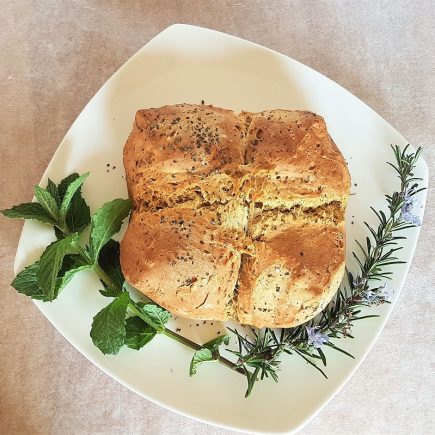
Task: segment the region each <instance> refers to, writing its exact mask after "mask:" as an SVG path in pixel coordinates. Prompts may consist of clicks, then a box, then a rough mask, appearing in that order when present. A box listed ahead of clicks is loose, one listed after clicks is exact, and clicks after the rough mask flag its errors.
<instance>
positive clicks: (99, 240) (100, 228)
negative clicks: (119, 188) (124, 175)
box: [90, 199, 131, 263]
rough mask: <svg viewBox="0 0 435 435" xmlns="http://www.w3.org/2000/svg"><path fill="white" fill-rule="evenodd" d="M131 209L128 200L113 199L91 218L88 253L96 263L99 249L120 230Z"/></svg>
mask: <svg viewBox="0 0 435 435" xmlns="http://www.w3.org/2000/svg"><path fill="white" fill-rule="evenodd" d="M130 208H131V202H130V200H129V199H115V200H113V201H110V202H106V203H105V204H104V205H103V206H102V207H101V208H100V209H98V210H97V212H96V213H95V214H94V216H93V217H92V222H91V235H90V253H91V256H92V258H93V260H94V262H95V263H96V262H97V261H98V256H99V253H100V251H101V248H102V247H103V246H104V245H105V244H106V243H107V242H108V241H109V240H110V239H111V238H112V236H113V235H114V234H115V233H117V232H118V231H119V230H120V229H121V225H122V221H123V220H124V219H125V218H126V217H127V216H128V214H129V212H130Z"/></svg>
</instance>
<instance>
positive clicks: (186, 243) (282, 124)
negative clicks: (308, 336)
mask: <svg viewBox="0 0 435 435" xmlns="http://www.w3.org/2000/svg"><path fill="white" fill-rule="evenodd" d="M124 166H125V171H126V180H127V187H128V192H129V196H130V198H131V199H132V200H133V210H132V214H131V218H130V223H129V225H128V229H127V231H126V234H125V236H124V238H123V240H122V242H121V256H120V257H121V266H122V270H123V272H124V275H125V277H126V279H127V281H129V282H130V283H131V284H132V285H133V286H134V287H136V288H137V289H138V290H140V291H141V292H143V293H144V294H145V295H147V296H148V297H149V298H151V299H152V300H154V301H155V302H157V303H158V304H159V305H161V306H163V307H165V308H166V309H168V310H169V311H171V312H172V313H174V314H176V315H179V316H183V317H189V318H195V319H214V320H230V319H231V320H236V321H239V322H240V323H243V324H249V325H253V326H256V327H264V326H268V327H291V326H296V325H299V324H301V323H304V322H306V321H308V320H309V319H311V318H312V317H314V316H315V315H316V314H317V313H318V312H320V311H321V310H322V309H323V308H324V306H325V305H326V304H327V303H328V302H329V301H330V299H331V298H332V296H333V295H334V293H335V292H336V290H337V288H338V286H339V284H340V282H341V279H342V276H343V273H344V260H345V226H344V210H345V207H346V204H347V200H348V196H349V189H350V176H349V172H348V170H347V166H346V163H345V161H344V158H343V156H342V155H341V153H340V151H339V150H338V148H337V146H336V145H335V143H334V142H333V141H332V139H331V138H330V136H329V134H328V132H327V129H326V125H325V122H324V120H323V118H322V117H320V116H318V115H316V114H314V113H311V112H302V111H286V110H271V111H264V112H260V113H249V112H242V113H241V114H240V115H236V114H235V113H234V112H232V111H230V110H225V109H220V108H216V107H212V106H207V105H188V104H181V105H176V106H164V107H161V108H158V109H147V110H140V111H138V112H137V114H136V118H135V122H134V125H133V130H132V132H131V134H130V136H129V138H128V140H127V143H126V144H125V147H124Z"/></svg>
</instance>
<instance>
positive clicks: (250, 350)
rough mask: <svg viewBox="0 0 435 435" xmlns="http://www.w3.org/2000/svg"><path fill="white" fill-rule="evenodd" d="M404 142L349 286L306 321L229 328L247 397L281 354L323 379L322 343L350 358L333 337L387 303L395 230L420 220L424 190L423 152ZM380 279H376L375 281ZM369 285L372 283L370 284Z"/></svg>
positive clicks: (274, 371)
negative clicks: (418, 172) (419, 170)
mask: <svg viewBox="0 0 435 435" xmlns="http://www.w3.org/2000/svg"><path fill="white" fill-rule="evenodd" d="M408 146H409V145H407V146H406V147H405V148H404V150H403V151H400V149H399V147H398V146H394V147H393V146H392V149H393V151H394V156H395V160H396V162H395V164H392V163H389V162H387V163H388V164H389V165H390V166H392V167H393V168H394V170H395V171H396V172H397V174H398V177H399V179H400V191H398V192H394V193H393V194H392V195H385V197H386V200H387V204H388V213H387V214H385V213H384V212H383V211H382V210H375V209H374V208H373V207H371V210H372V211H373V212H374V214H375V215H376V217H377V219H378V220H379V224H378V226H377V228H373V227H372V226H371V225H369V224H368V223H366V222H365V225H366V227H367V229H368V230H369V232H370V236H369V237H366V240H365V246H364V245H363V244H362V243H360V242H358V241H356V243H357V245H358V247H359V249H360V250H361V253H360V254H359V255H358V254H356V253H353V256H354V258H355V259H356V261H357V263H358V266H359V271H358V272H357V273H356V275H355V276H354V275H353V274H352V273H351V272H349V271H347V280H348V285H347V286H344V288H341V289H340V290H339V291H338V292H337V295H336V296H335V298H334V299H333V301H332V302H331V303H330V304H329V305H328V306H327V307H326V308H325V309H324V310H323V312H322V313H320V314H319V315H318V316H317V317H316V318H315V319H313V320H311V321H310V322H308V323H306V324H304V325H300V326H297V327H295V328H287V329H280V330H272V329H270V328H266V329H264V330H256V329H254V328H251V330H250V334H249V336H248V335H242V334H240V333H239V332H238V331H237V330H231V332H233V334H235V336H236V337H237V340H238V345H239V349H238V351H231V350H229V349H228V350H229V351H230V352H232V353H233V354H235V355H236V356H237V357H238V361H237V365H238V366H239V367H240V368H241V369H242V370H243V371H244V372H245V376H246V378H247V381H248V388H247V390H246V394H245V396H246V397H247V396H249V395H250V394H251V392H252V389H253V387H254V385H255V382H256V381H258V380H262V379H264V378H267V377H269V376H270V377H271V378H272V379H273V380H275V381H277V380H278V374H277V371H278V370H279V365H280V358H281V357H282V355H283V353H287V354H290V355H298V356H300V357H301V358H303V359H304V360H305V361H306V362H307V363H309V364H310V365H311V366H313V367H314V368H316V369H317V370H318V371H320V372H321V373H322V375H323V376H325V377H326V374H325V373H324V372H323V370H322V369H321V368H320V367H319V366H318V365H317V363H318V362H319V361H321V362H322V363H323V365H325V366H326V357H325V354H324V353H323V351H322V346H323V345H325V346H328V347H330V348H332V349H335V350H337V351H339V352H342V353H344V354H346V355H348V356H350V357H352V358H353V356H352V355H350V354H349V353H347V352H346V351H344V350H343V349H340V348H339V347H337V346H336V345H335V344H334V343H332V342H331V339H339V338H343V337H351V338H353V336H352V335H351V330H352V326H353V322H355V321H356V320H362V319H367V318H369V317H378V316H377V315H362V309H363V308H364V307H373V306H378V305H380V304H383V303H389V302H390V300H391V293H390V289H389V288H388V286H387V284H386V282H382V281H384V280H385V279H391V275H392V272H391V271H386V270H385V268H386V267H388V266H391V265H393V264H401V263H404V262H403V261H400V260H399V259H398V258H397V257H396V256H395V253H396V252H397V251H399V250H400V249H402V247H400V246H397V244H398V242H399V241H400V240H403V239H406V237H405V236H401V235H398V234H397V233H398V232H399V231H402V230H405V229H408V228H413V227H415V226H419V225H421V222H420V219H419V217H418V216H417V215H415V214H414V213H413V209H414V208H415V207H416V206H417V205H418V204H419V203H418V201H416V200H415V199H414V195H415V194H416V193H418V192H420V191H422V190H424V189H425V188H419V187H418V182H419V181H421V178H416V177H415V176H414V173H413V170H414V168H415V165H416V162H417V160H418V158H419V156H420V154H421V148H418V149H417V151H416V152H415V153H408V154H407V150H408ZM380 281H381V282H382V283H379V282H380ZM370 284H372V285H370Z"/></svg>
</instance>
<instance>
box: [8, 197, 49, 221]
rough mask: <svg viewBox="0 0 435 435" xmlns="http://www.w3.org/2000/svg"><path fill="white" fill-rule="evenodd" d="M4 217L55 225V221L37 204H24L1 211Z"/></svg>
mask: <svg viewBox="0 0 435 435" xmlns="http://www.w3.org/2000/svg"><path fill="white" fill-rule="evenodd" d="M1 213H3V214H4V215H5V216H6V217H8V218H11V219H33V220H37V221H39V222H43V223H45V224H50V225H55V224H56V221H55V220H54V219H53V218H52V217H51V216H50V214H49V213H48V212H47V211H45V209H44V207H42V205H41V204H38V203H37V202H26V203H23V204H20V205H15V206H14V207H12V208H9V209H7V210H1Z"/></svg>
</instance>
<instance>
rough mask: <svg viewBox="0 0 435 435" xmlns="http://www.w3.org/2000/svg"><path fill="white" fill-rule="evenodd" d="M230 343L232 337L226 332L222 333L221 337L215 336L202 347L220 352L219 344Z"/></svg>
mask: <svg viewBox="0 0 435 435" xmlns="http://www.w3.org/2000/svg"><path fill="white" fill-rule="evenodd" d="M229 343H230V337H229V336H228V335H226V334H224V335H221V336H219V337H216V338H213V340H210V341H208V342H207V343H205V344H204V345H203V346H202V347H205V348H207V349H210V350H211V351H212V352H213V353H216V352H219V346H220V345H221V344H225V345H226V346H228V344H229Z"/></svg>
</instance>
